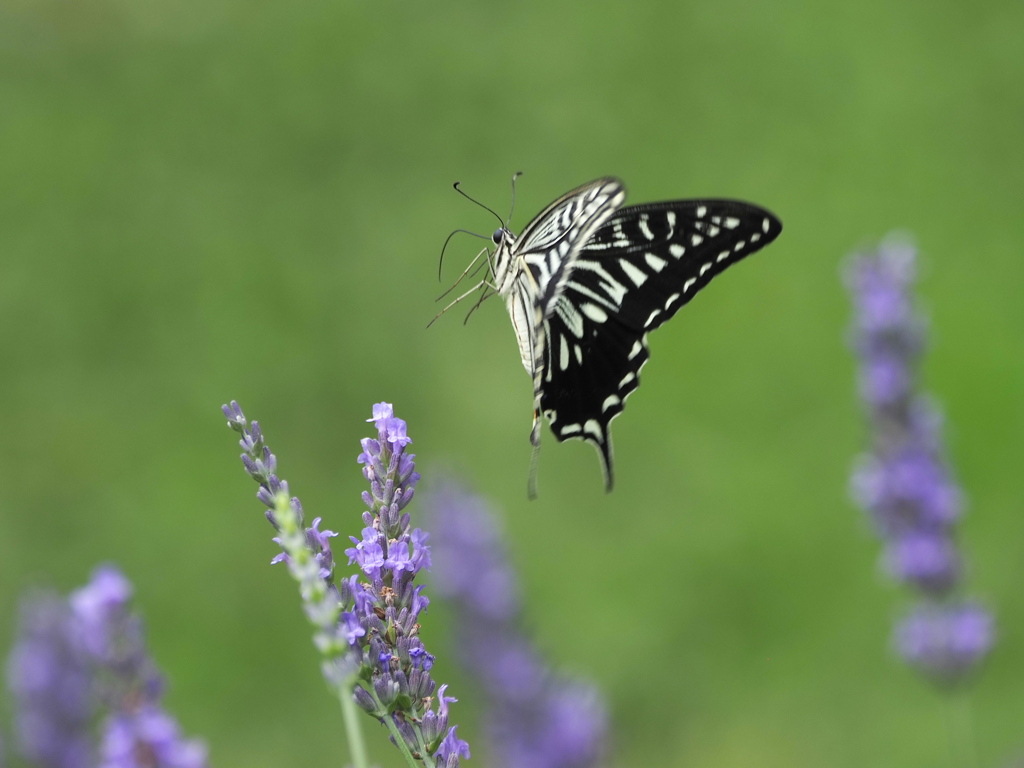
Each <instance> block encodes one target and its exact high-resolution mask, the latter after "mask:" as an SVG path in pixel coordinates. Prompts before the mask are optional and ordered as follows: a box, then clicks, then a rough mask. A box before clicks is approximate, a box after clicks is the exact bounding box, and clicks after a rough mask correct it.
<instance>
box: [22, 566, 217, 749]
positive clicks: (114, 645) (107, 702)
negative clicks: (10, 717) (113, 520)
mask: <svg viewBox="0 0 1024 768" xmlns="http://www.w3.org/2000/svg"><path fill="white" fill-rule="evenodd" d="M131 595H132V585H131V583H130V582H129V581H128V580H127V579H126V578H125V577H124V575H123V574H122V573H121V572H120V571H119V570H117V569H116V568H115V567H113V566H111V565H103V566H100V567H98V568H96V569H95V571H93V575H92V579H91V580H90V582H89V583H88V584H87V585H86V586H84V587H82V588H81V589H78V590H76V591H74V592H73V593H72V594H71V596H70V597H69V598H68V599H61V598H58V597H56V596H53V595H47V596H43V597H38V598H33V599H31V600H29V601H27V602H26V604H25V606H24V611H23V617H22V626H21V631H20V633H19V638H18V642H17V644H16V645H15V648H14V650H13V651H12V653H11V656H10V659H9V662H8V676H9V679H10V685H11V689H12V691H13V692H14V694H15V699H16V704H17V712H16V721H17V724H18V733H19V742H20V746H21V747H22V752H23V753H24V755H25V756H26V757H27V758H28V759H30V760H31V761H32V762H34V763H36V764H38V765H41V766H45V768H50V767H51V766H60V767H64V766H67V767H68V768H93V766H99V768H205V766H206V764H207V763H206V748H205V747H204V746H203V745H202V743H201V742H199V741H195V740H186V739H184V738H182V737H181V735H180V733H179V730H178V726H177V723H176V722H175V720H174V719H173V718H172V717H171V716H170V715H168V714H167V713H166V712H164V711H163V709H162V708H161V706H160V699H161V697H162V695H163V688H164V685H163V679H162V678H161V677H160V675H159V673H158V671H157V669H156V666H155V665H154V663H153V661H152V660H151V659H150V657H149V655H148V653H147V651H146V647H145V640H144V634H143V630H142V623H141V621H140V620H139V618H138V617H137V616H135V615H134V614H133V613H132V612H131V607H130V600H131ZM98 712H103V713H105V714H106V717H105V718H104V719H103V720H102V721H101V731H102V735H101V737H100V739H99V744H100V749H99V751H98V754H97V750H96V748H95V744H96V739H95V738H94V735H93V730H92V726H93V722H94V721H95V715H96V714H97V713H98Z"/></svg>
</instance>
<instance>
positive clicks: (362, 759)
mask: <svg viewBox="0 0 1024 768" xmlns="http://www.w3.org/2000/svg"><path fill="white" fill-rule="evenodd" d="M338 694H339V695H338V699H339V700H340V701H341V716H342V718H343V719H344V721H345V733H346V734H347V735H348V746H349V752H350V753H351V755H352V765H353V766H354V768H370V757H369V755H368V754H367V753H366V742H365V741H363V729H362V726H360V724H359V710H358V708H357V706H356V700H355V699H354V698H352V684H351V682H346V684H345V685H343V686H342V687H341V688H340V689H339V691H338Z"/></svg>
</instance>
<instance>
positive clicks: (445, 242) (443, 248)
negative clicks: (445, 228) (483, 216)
mask: <svg viewBox="0 0 1024 768" xmlns="http://www.w3.org/2000/svg"><path fill="white" fill-rule="evenodd" d="M460 232H461V233H463V234H465V235H472V236H473V237H479V238H480V239H481V240H490V239H491V238H489V237H488V236H487V235H478V234H477V233H476V232H470V231H469V230H468V229H456V230H455V231H454V232H452V233H451V234H450V235H448V237H446V238H445V240H444V245H442V246H441V258H440V259H438V260H437V282H441V264H442V263H444V252H445V250H446V249H447V248H448V243H449V242H450V241H451V239H452V238H453V237H455V235H457V234H459V233H460Z"/></svg>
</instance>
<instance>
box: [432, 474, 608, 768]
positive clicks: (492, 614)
mask: <svg viewBox="0 0 1024 768" xmlns="http://www.w3.org/2000/svg"><path fill="white" fill-rule="evenodd" d="M430 506H431V515H430V521H431V526H432V527H433V528H434V530H435V532H436V534H437V536H438V539H439V541H440V542H441V543H439V544H437V545H436V546H435V548H434V550H435V551H434V571H433V572H434V575H435V577H436V582H437V590H438V592H439V593H440V594H441V595H442V596H443V597H445V598H447V599H448V600H450V601H451V602H452V603H453V604H454V606H455V609H456V622H455V626H456V627H458V630H459V631H458V636H457V642H458V645H459V647H460V648H461V649H462V653H461V654H460V656H459V661H460V662H461V663H462V664H463V665H464V666H465V667H466V668H467V670H468V671H469V673H470V674H471V675H472V676H473V677H474V678H476V680H477V682H478V683H479V685H480V688H481V689H482V691H483V693H484V695H485V698H486V700H487V703H488V707H487V714H486V716H485V717H486V720H485V724H486V730H487V734H488V737H489V740H490V743H491V750H490V752H491V755H492V759H493V761H494V764H495V765H497V766H503V767H504V768H592V767H593V766H597V765H599V764H600V761H601V758H602V757H603V755H604V753H605V741H606V737H607V731H608V714H607V712H606V710H605V706H604V702H603V701H602V699H601V697H600V695H599V694H598V692H597V690H596V689H595V688H594V687H593V686H591V685H589V684H587V683H585V682H582V681H578V680H570V679H567V678H564V677H562V676H558V675H555V674H553V673H552V672H551V671H550V670H549V669H548V668H547V667H546V666H545V665H544V663H543V661H542V660H541V659H540V657H539V654H538V653H537V651H536V650H535V649H534V648H533V646H532V645H531V643H530V641H529V640H528V639H527V637H526V636H525V634H524V633H523V629H522V604H521V597H520V594H519V585H518V583H517V579H516V574H515V572H514V571H513V569H512V567H511V565H509V562H508V556H507V555H506V553H505V551H504V547H503V545H502V539H501V534H500V531H499V529H498V525H497V520H496V518H495V516H494V514H493V513H492V512H491V511H490V510H489V509H488V508H487V505H486V503H485V502H484V501H483V500H482V499H480V498H478V497H475V496H472V495H470V494H468V493H466V492H465V491H463V490H462V489H460V488H458V487H457V486H455V485H454V484H452V483H449V484H446V485H444V486H442V487H441V489H439V490H438V491H437V492H436V493H435V494H433V495H432V497H431V505H430Z"/></svg>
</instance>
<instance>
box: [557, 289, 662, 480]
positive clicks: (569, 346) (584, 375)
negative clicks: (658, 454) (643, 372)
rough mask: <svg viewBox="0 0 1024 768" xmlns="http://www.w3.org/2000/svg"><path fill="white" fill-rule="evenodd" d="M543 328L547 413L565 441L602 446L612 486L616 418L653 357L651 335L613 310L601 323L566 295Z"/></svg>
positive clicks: (601, 452) (600, 452) (599, 450)
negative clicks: (638, 331) (650, 355)
mask: <svg viewBox="0 0 1024 768" xmlns="http://www.w3.org/2000/svg"><path fill="white" fill-rule="evenodd" d="M544 332H545V334H546V336H547V339H548V349H547V356H546V359H545V369H544V373H543V376H542V377H541V386H542V389H541V408H542V409H543V411H544V415H545V416H546V417H547V419H548V422H549V423H550V425H551V431H552V432H553V433H554V435H555V437H556V439H558V440H559V441H560V442H561V441H564V440H569V439H572V438H580V439H582V440H586V441H587V442H589V443H592V444H593V445H594V447H595V448H597V451H598V455H599V456H600V458H601V468H602V470H603V472H604V477H605V485H606V487H608V488H611V486H612V484H613V480H614V477H613V467H612V448H611V422H612V419H614V418H615V417H616V416H618V415H619V414H620V413H622V409H623V408H624V407H625V403H626V398H627V397H628V396H629V395H630V393H631V392H633V390H635V389H636V388H637V386H638V385H639V383H640V369H641V368H642V367H643V365H644V363H646V362H647V358H648V352H647V335H646V334H641V335H637V334H636V333H635V332H634V331H633V330H632V329H631V328H628V327H627V326H625V325H623V324H622V323H620V322H619V321H618V319H617V318H615V317H614V316H608V317H607V318H605V319H603V320H602V322H600V323H597V322H595V321H594V319H593V318H592V317H589V316H587V315H584V314H583V313H582V312H580V310H579V309H577V308H576V307H574V306H573V304H572V302H571V301H570V300H569V298H568V297H567V296H564V295H563V296H562V297H561V298H560V299H559V301H558V302H557V306H556V309H555V313H554V314H553V315H552V316H551V317H550V318H549V319H548V320H547V321H545V323H544Z"/></svg>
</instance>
